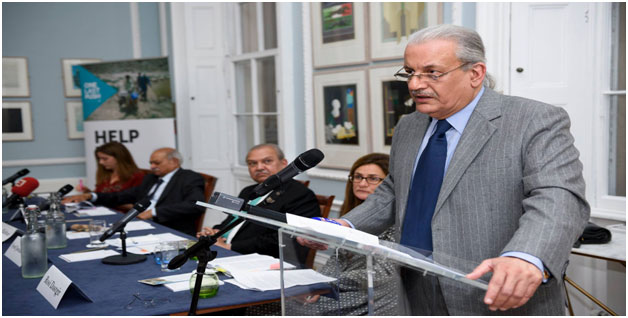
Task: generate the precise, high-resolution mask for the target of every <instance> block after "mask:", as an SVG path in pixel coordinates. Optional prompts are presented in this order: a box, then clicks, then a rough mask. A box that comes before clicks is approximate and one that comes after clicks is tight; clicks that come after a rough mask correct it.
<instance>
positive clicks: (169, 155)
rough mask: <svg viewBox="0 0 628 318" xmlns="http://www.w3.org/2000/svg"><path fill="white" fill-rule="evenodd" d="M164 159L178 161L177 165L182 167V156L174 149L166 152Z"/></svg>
mask: <svg viewBox="0 0 628 318" xmlns="http://www.w3.org/2000/svg"><path fill="white" fill-rule="evenodd" d="M166 158H167V159H168V160H172V159H177V160H178V161H179V165H183V156H182V155H181V153H180V152H179V151H178V150H176V149H172V148H170V149H169V151H168V152H166Z"/></svg>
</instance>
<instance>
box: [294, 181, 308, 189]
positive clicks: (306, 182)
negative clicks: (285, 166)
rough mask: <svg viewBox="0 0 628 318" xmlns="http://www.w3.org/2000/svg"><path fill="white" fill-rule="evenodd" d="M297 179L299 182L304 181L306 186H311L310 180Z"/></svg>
mask: <svg viewBox="0 0 628 318" xmlns="http://www.w3.org/2000/svg"><path fill="white" fill-rule="evenodd" d="M294 180H297V179H294ZM297 181H299V182H301V183H303V185H304V186H306V187H308V188H309V187H310V180H305V181H303V180H297Z"/></svg>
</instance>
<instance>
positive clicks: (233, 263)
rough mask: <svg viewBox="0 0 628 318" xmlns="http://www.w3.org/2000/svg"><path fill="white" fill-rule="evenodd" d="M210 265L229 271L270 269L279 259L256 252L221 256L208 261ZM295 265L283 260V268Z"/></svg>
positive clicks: (290, 267) (291, 267)
mask: <svg viewBox="0 0 628 318" xmlns="http://www.w3.org/2000/svg"><path fill="white" fill-rule="evenodd" d="M209 264H210V265H211V266H214V267H222V268H224V269H226V270H227V271H229V272H233V271H250V272H256V271H266V270H270V269H271V265H277V267H278V264H279V259H276V258H274V257H272V256H268V255H260V254H257V253H254V254H247V255H238V256H230V257H221V258H217V259H214V260H213V261H211V262H209ZM293 268H296V266H294V265H292V264H290V263H286V262H284V269H293Z"/></svg>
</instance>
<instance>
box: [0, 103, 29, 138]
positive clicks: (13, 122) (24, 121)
mask: <svg viewBox="0 0 628 318" xmlns="http://www.w3.org/2000/svg"><path fill="white" fill-rule="evenodd" d="M23 140H33V120H32V118H31V103H30V102H27V101H14V102H5V101H3V102H2V141H23Z"/></svg>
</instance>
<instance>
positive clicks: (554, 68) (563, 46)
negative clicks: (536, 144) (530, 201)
mask: <svg viewBox="0 0 628 318" xmlns="http://www.w3.org/2000/svg"><path fill="white" fill-rule="evenodd" d="M590 6H591V4H588V3H572V2H570V3H512V11H511V17H512V22H511V32H512V33H511V35H512V36H511V62H510V72H509V74H510V87H511V92H510V95H516V96H522V97H526V98H531V99H535V100H539V101H543V102H546V103H549V104H552V105H556V106H560V107H563V108H564V109H565V110H567V112H568V113H569V117H570V118H571V123H572V128H571V133H572V134H573V135H574V138H575V140H576V141H575V143H576V147H577V148H578V149H591V142H593V140H592V136H591V134H590V132H591V131H592V129H593V121H592V120H591V114H592V113H591V109H592V105H591V103H592V101H593V95H592V94H593V89H592V85H593V78H594V77H593V76H592V73H593V68H592V67H593V66H592V65H593V63H591V61H592V60H593V59H592V54H593V53H592V52H593V50H592V46H593V43H594V39H593V30H594V28H593V24H594V23H593V21H591V19H590V17H589V15H590V14H589V12H590V9H591V8H590ZM580 160H582V161H583V164H584V166H585V167H591V166H592V158H591V157H590V156H581V158H580ZM591 173H592V172H591V171H585V179H588V180H592V179H591V178H590V177H587V175H590V174H591Z"/></svg>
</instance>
